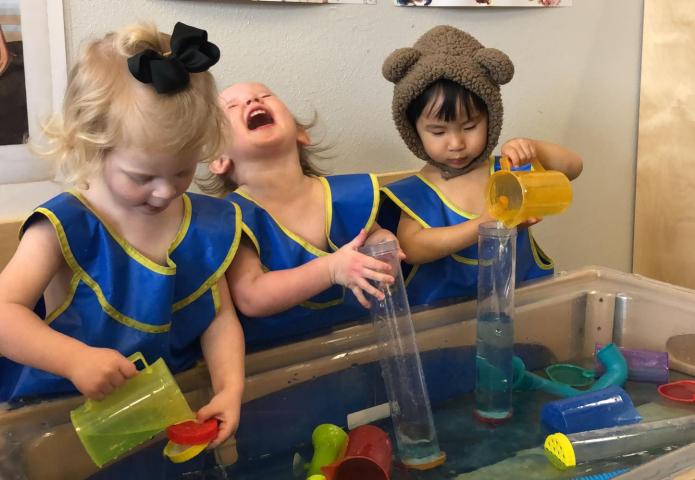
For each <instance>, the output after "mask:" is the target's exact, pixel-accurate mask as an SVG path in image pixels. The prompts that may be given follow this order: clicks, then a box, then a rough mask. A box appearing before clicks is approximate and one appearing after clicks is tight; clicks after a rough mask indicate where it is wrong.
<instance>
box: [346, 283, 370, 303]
mask: <svg viewBox="0 0 695 480" xmlns="http://www.w3.org/2000/svg"><path fill="white" fill-rule="evenodd" d="M350 290H352V293H354V294H355V298H357V301H358V302H360V305H362V306H363V307H364V308H369V307H370V306H371V303H369V301H368V300H367V299H366V298H365V297H364V294H363V293H362V290H360V287H358V286H357V285H355V286H354V287H352V288H351V289H350Z"/></svg>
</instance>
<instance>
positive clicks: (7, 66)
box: [0, 0, 67, 184]
mask: <svg viewBox="0 0 695 480" xmlns="http://www.w3.org/2000/svg"><path fill="white" fill-rule="evenodd" d="M66 83H67V65H66V56H65V27H64V24H63V1H62V0H0V184H9V183H26V182H35V181H41V180H47V179H49V178H50V177H51V172H50V168H49V165H48V164H47V162H46V161H44V160H42V159H40V158H37V157H36V156H35V155H33V154H32V153H31V152H30V151H29V149H28V148H27V146H26V144H25V142H26V139H27V136H28V137H30V138H31V137H40V136H41V128H40V123H41V121H42V120H45V119H46V118H47V117H48V116H49V115H50V114H51V113H52V112H55V111H57V110H59V109H60V107H61V104H62V100H63V95H64V93H65V86H66Z"/></svg>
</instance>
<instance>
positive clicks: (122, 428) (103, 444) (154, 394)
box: [70, 352, 195, 467]
mask: <svg viewBox="0 0 695 480" xmlns="http://www.w3.org/2000/svg"><path fill="white" fill-rule="evenodd" d="M128 360H130V361H132V362H134V363H135V362H137V361H141V362H142V363H143V364H144V366H145V368H144V369H142V370H141V371H139V372H138V374H137V375H135V376H134V377H133V378H131V379H129V380H127V381H126V382H125V383H124V384H123V385H121V386H120V387H119V388H117V389H116V390H114V391H113V392H111V393H110V394H109V395H108V396H107V397H106V398H104V399H103V400H101V401H93V400H87V401H86V402H85V403H84V404H83V405H81V406H80V407H78V408H76V409H75V410H73V411H71V412H70V419H71V420H72V425H73V426H74V427H75V431H76V432H77V435H78V436H79V437H80V440H81V441H82V445H84V448H85V449H86V450H87V453H89V456H90V457H91V458H92V460H93V461H94V463H96V464H97V466H99V467H101V466H102V465H104V464H105V463H107V462H110V461H111V460H114V459H116V458H118V457H119V456H121V455H122V454H124V453H125V452H127V451H129V450H131V449H132V448H134V447H136V446H138V445H140V444H141V443H143V442H145V441H147V440H149V439H150V438H152V437H154V436H155V435H156V434H158V433H159V432H161V431H163V430H164V429H165V428H166V427H168V426H169V425H172V424H175V423H179V422H183V421H185V420H191V419H193V418H195V415H194V414H193V411H192V410H191V408H190V407H189V406H188V402H186V399H185V398H184V396H183V394H182V393H181V390H180V389H179V386H178V384H177V383H176V381H175V380H174V377H173V376H172V375H171V372H170V371H169V368H168V367H167V366H166V363H164V360H162V359H161V358H160V359H158V360H157V361H156V362H154V363H153V364H152V365H148V364H147V362H146V361H145V358H144V357H143V356H142V353H140V352H137V353H134V354H133V355H131V356H130V357H128Z"/></svg>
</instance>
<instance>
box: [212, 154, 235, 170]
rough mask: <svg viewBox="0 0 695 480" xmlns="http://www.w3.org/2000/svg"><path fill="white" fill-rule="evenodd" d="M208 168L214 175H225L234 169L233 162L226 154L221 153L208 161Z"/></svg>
mask: <svg viewBox="0 0 695 480" xmlns="http://www.w3.org/2000/svg"><path fill="white" fill-rule="evenodd" d="M208 169H209V170H210V172H212V173H214V174H215V175H226V174H229V173H231V172H232V170H234V162H232V159H231V158H229V157H228V156H227V155H222V156H221V157H219V158H216V159H215V160H213V161H212V162H210V165H208Z"/></svg>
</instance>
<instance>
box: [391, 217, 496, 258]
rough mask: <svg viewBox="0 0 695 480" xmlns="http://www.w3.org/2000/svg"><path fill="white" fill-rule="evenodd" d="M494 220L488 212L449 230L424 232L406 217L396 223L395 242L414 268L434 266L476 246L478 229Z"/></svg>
mask: <svg viewBox="0 0 695 480" xmlns="http://www.w3.org/2000/svg"><path fill="white" fill-rule="evenodd" d="M492 220H494V219H493V218H492V217H491V216H490V215H489V214H488V213H487V212H486V213H484V214H483V215H481V216H480V217H478V218H476V219H473V220H468V221H466V222H463V223H459V224H457V225H452V226H449V227H434V228H424V227H423V226H422V225H420V224H419V223H418V222H417V221H415V220H414V219H413V218H411V217H410V216H408V215H407V214H406V213H404V212H401V219H400V221H399V222H398V242H399V243H400V245H401V248H402V249H403V252H405V258H406V261H407V262H408V263H410V264H413V265H417V264H421V263H429V262H434V261H435V260H439V259H440V258H444V257H446V256H448V255H451V254H454V253H456V252H459V251H461V250H463V249H464V248H466V247H470V246H471V245H475V244H476V243H478V226H479V225H480V224H481V223H484V222H489V221H492Z"/></svg>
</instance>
